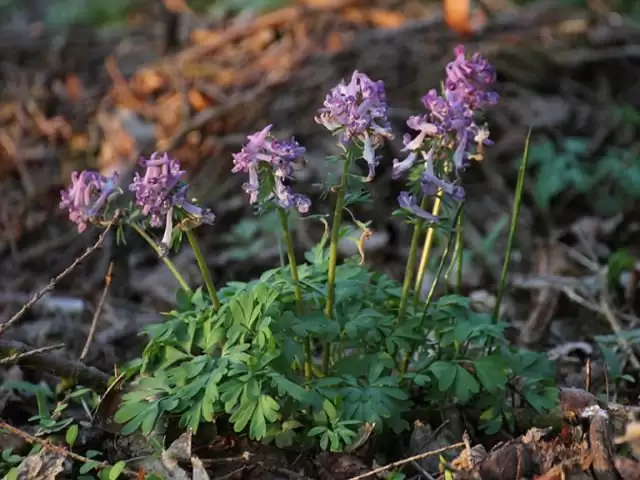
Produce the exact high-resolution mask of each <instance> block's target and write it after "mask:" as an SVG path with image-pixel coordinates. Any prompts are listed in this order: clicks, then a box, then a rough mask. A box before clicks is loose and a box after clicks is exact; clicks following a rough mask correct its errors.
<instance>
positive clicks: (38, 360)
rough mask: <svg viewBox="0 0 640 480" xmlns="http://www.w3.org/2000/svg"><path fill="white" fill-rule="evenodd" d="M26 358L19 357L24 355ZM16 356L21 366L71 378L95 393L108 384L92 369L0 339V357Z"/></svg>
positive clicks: (22, 344)
mask: <svg viewBox="0 0 640 480" xmlns="http://www.w3.org/2000/svg"><path fill="white" fill-rule="evenodd" d="M26 353H28V354H29V355H28V356H26V357H20V356H19V355H22V354H26ZM16 354H18V357H17V358H15V360H16V361H17V362H18V363H20V364H21V365H25V366H28V367H33V368H37V369H39V370H44V371H46V372H49V373H52V374H53V375H56V376H57V377H65V378H72V379H73V380H74V382H75V383H76V384H79V385H84V386H85V387H89V388H91V389H93V390H95V391H97V392H100V393H102V392H104V391H105V390H106V389H107V386H108V384H109V375H107V374H106V373H104V372H102V371H101V370H98V369H97V368H94V367H89V366H88V365H85V364H84V363H81V362H76V361H75V360H68V359H66V358H62V357H59V356H57V355H53V354H51V353H47V352H40V353H36V352H34V350H33V348H31V347H30V346H29V345H25V344H24V343H22V342H16V341H14V340H2V339H0V356H3V357H9V356H13V355H16Z"/></svg>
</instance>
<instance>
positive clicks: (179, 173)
mask: <svg viewBox="0 0 640 480" xmlns="http://www.w3.org/2000/svg"><path fill="white" fill-rule="evenodd" d="M139 163H140V165H141V166H142V167H145V168H146V170H145V173H144V175H143V176H140V174H139V173H136V174H135V176H134V178H133V182H132V183H131V185H129V190H131V191H132V192H135V194H136V204H137V205H138V206H139V207H141V209H142V214H143V215H144V216H148V217H150V221H149V223H150V224H151V226H152V227H160V226H161V225H162V223H163V220H164V223H165V233H164V237H163V243H164V244H165V245H168V243H169V241H170V238H171V231H172V230H173V210H174V208H181V209H182V210H184V211H185V212H187V213H188V214H189V215H190V216H192V217H194V218H195V219H197V220H198V221H199V222H201V223H213V221H214V220H215V215H214V214H213V213H212V212H211V211H209V210H207V209H203V208H200V207H198V206H197V205H194V204H193V203H191V202H189V201H187V197H186V193H187V188H188V187H189V186H188V185H187V184H186V183H185V182H184V181H183V177H184V175H185V173H186V171H185V170H181V169H180V162H179V161H178V160H176V159H171V158H169V156H168V155H167V154H166V153H165V154H164V155H161V154H160V153H157V152H155V153H153V154H152V155H151V157H150V158H148V159H145V158H141V159H140V162H139Z"/></svg>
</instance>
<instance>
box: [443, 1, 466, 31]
mask: <svg viewBox="0 0 640 480" xmlns="http://www.w3.org/2000/svg"><path fill="white" fill-rule="evenodd" d="M442 3H443V8H444V21H445V23H446V24H447V25H448V26H449V27H450V28H452V29H453V30H455V31H456V32H458V33H460V34H462V35H468V34H470V33H471V23H470V17H471V6H470V2H469V0H443V2H442Z"/></svg>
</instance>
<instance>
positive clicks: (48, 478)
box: [18, 449, 65, 480]
mask: <svg viewBox="0 0 640 480" xmlns="http://www.w3.org/2000/svg"><path fill="white" fill-rule="evenodd" d="M64 460H65V458H64V456H62V455H60V454H59V453H56V452H52V451H50V450H47V449H42V450H40V451H39V452H38V454H37V455H30V456H28V457H27V458H25V459H24V460H23V461H22V463H21V464H20V466H19V467H18V468H19V471H18V479H19V480H55V478H56V476H57V475H58V474H59V473H60V472H62V470H64V466H63V464H64Z"/></svg>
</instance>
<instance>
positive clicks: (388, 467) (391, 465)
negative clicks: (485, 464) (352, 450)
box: [349, 442, 466, 480]
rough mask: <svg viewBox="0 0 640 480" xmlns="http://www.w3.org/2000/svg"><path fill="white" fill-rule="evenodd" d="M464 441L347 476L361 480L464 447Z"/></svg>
mask: <svg viewBox="0 0 640 480" xmlns="http://www.w3.org/2000/svg"><path fill="white" fill-rule="evenodd" d="M465 446H466V445H465V443H464V442H458V443H454V444H453V445H448V446H446V447H442V448H438V449H437V450H431V451H429V452H424V453H419V454H418V455H414V456H413V457H409V458H405V459H403V460H398V461H397V462H393V463H389V464H388V465H384V466H382V467H379V468H375V469H373V470H371V471H370V472H367V473H363V474H362V475H357V476H355V477H351V478H349V480H362V479H363V478H368V477H371V476H373V475H377V474H378V473H381V472H384V471H386V470H391V469H392V468H396V467H401V466H402V465H405V464H407V463H411V462H414V461H416V460H422V459H423V458H426V457H431V456H433V455H438V454H439V453H442V452H446V451H447V450H453V449H454V448H460V447H465Z"/></svg>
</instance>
